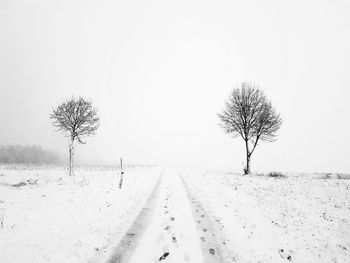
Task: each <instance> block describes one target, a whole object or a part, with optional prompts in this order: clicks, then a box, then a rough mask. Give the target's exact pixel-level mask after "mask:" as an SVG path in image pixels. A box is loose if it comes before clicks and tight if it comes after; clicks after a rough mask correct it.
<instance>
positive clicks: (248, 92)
mask: <svg viewBox="0 0 350 263" xmlns="http://www.w3.org/2000/svg"><path fill="white" fill-rule="evenodd" d="M218 116H219V119H220V126H221V127H222V128H223V129H224V130H225V132H226V133H228V134H231V135H232V136H233V137H238V136H240V137H242V139H243V140H244V142H245V148H246V167H245V168H244V174H249V173H250V157H251V155H252V154H253V152H254V150H255V148H256V146H257V145H258V142H259V140H262V141H269V142H271V141H274V140H275V139H276V133H277V131H278V130H279V128H280V127H281V124H282V119H281V117H280V115H279V114H278V113H276V111H275V109H274V108H273V107H272V105H271V102H270V101H269V100H268V99H267V98H266V96H265V94H264V93H263V92H262V91H261V90H260V89H259V87H258V86H255V85H253V84H251V83H248V82H243V83H242V84H241V87H240V88H235V89H234V90H233V91H232V93H231V94H230V96H229V98H228V100H227V101H226V102H225V107H224V109H223V110H222V112H221V113H219V114H218Z"/></svg>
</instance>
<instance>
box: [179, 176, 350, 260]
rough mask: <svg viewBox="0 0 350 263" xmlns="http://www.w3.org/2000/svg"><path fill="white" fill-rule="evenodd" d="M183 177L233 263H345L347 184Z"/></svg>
mask: <svg viewBox="0 0 350 263" xmlns="http://www.w3.org/2000/svg"><path fill="white" fill-rule="evenodd" d="M183 176H184V177H185V178H186V179H187V180H188V181H189V182H190V185H191V188H192V191H193V192H194V193H195V194H196V196H197V198H198V199H199V200H200V201H201V202H202V204H203V205H204V206H205V209H206V211H207V212H208V213H209V214H210V215H211V216H212V219H213V220H212V221H213V222H215V228H216V230H217V231H218V235H219V236H220V238H221V240H222V242H224V243H225V245H224V247H225V248H226V249H227V250H229V251H230V253H231V255H233V257H234V259H235V260H237V262H288V261H291V262H350V180H344V179H336V178H337V177H338V176H336V175H322V174H319V175H317V174H299V175H298V174H294V175H293V174H290V175H288V174H287V178H271V177H267V176H242V175H237V174H229V173H220V172H216V173H213V172H197V173H196V172H194V171H184V172H183ZM324 178H326V179H324ZM347 178H348V179H350V176H349V175H348V176H347Z"/></svg>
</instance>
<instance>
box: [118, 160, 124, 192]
mask: <svg viewBox="0 0 350 263" xmlns="http://www.w3.org/2000/svg"><path fill="white" fill-rule="evenodd" d="M123 175H124V172H123V159H122V158H120V181H119V189H121V188H122V185H123Z"/></svg>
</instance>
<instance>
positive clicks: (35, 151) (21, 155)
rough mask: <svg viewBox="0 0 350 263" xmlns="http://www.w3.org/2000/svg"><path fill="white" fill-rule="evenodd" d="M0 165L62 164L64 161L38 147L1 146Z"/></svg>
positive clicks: (57, 155) (58, 156) (52, 152)
mask: <svg viewBox="0 0 350 263" xmlns="http://www.w3.org/2000/svg"><path fill="white" fill-rule="evenodd" d="M0 163H4V164H11V163H17V164H61V163H62V159H61V157H60V155H59V154H58V153H56V152H54V151H49V150H44V149H43V148H42V147H41V146H38V145H32V146H22V145H2V146H0Z"/></svg>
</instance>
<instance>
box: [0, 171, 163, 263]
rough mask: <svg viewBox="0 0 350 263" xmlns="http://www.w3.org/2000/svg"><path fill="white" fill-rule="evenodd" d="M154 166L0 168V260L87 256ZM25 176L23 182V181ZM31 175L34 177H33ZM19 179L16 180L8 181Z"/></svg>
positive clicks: (129, 208) (131, 207)
mask: <svg viewBox="0 0 350 263" xmlns="http://www.w3.org/2000/svg"><path fill="white" fill-rule="evenodd" d="M159 173H160V169H159V168H133V169H128V170H127V171H126V173H125V181H124V186H123V188H122V190H119V189H117V184H118V179H119V178H118V174H119V172H118V171H116V170H114V171H113V170H108V169H107V170H103V169H102V170H100V169H97V170H96V169H93V170H89V169H83V170H77V171H76V176H74V177H68V176H67V172H66V171H64V170H63V169H57V168H56V169H47V168H43V169H33V168H29V169H28V168H26V169H23V168H19V169H17V170H13V169H11V170H8V169H5V168H1V170H0V210H2V211H3V212H4V217H3V218H4V221H3V223H4V226H3V229H1V226H0V262H74V263H76V262H88V260H89V259H91V258H92V257H93V256H94V255H95V254H96V253H101V254H103V251H104V249H105V246H108V244H109V241H110V240H111V239H112V238H113V236H114V235H116V233H118V232H119V231H123V228H127V226H128V224H129V223H130V222H129V217H133V214H134V212H135V210H138V209H140V208H141V207H142V206H143V203H144V201H145V198H146V197H147V196H148V195H149V193H150V191H151V190H152V188H153V186H154V184H155V182H156V179H157V178H158V176H159ZM28 180H29V182H28ZM36 180H37V181H36ZM21 182H24V183H27V184H26V185H22V186H14V185H16V184H19V183H21ZM0 216H1V211H0Z"/></svg>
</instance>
